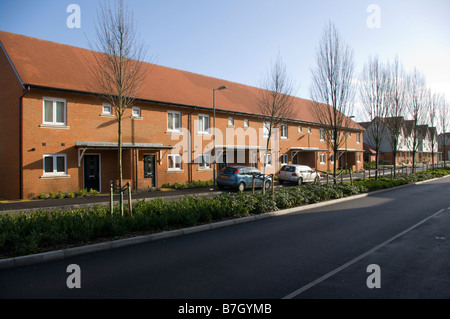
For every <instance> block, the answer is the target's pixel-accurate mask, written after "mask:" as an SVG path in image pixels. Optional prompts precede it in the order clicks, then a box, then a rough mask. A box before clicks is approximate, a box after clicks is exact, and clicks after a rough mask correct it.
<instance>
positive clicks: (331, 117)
mask: <svg viewBox="0 0 450 319" xmlns="http://www.w3.org/2000/svg"><path fill="white" fill-rule="evenodd" d="M354 68H355V67H354V58H353V50H352V49H351V48H350V47H349V46H348V45H346V44H345V43H344V41H343V40H342V38H341V36H340V35H339V33H338V31H337V29H336V27H335V26H334V24H332V23H331V22H330V23H328V25H327V26H326V27H325V29H324V31H323V34H322V38H321V40H320V42H319V46H318V48H317V50H316V66H315V68H314V69H313V70H312V84H311V87H310V95H311V100H312V101H314V111H315V114H316V116H317V121H318V122H319V123H320V124H321V125H322V128H323V130H324V133H325V139H326V141H327V143H328V145H329V147H330V148H331V149H332V151H333V154H334V158H335V160H334V164H333V176H334V183H336V163H337V158H338V150H339V148H340V147H341V146H342V145H343V144H344V143H345V139H346V137H345V131H346V128H347V127H348V126H350V124H351V122H352V121H351V119H350V118H349V117H348V115H350V114H351V113H352V111H353V102H354V97H355V84H354V81H353V73H354ZM342 133H344V134H342Z"/></svg>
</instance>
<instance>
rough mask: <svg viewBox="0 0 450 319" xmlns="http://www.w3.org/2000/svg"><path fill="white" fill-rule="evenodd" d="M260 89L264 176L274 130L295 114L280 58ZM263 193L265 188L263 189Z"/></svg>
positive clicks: (291, 88) (286, 77) (291, 89)
mask: <svg viewBox="0 0 450 319" xmlns="http://www.w3.org/2000/svg"><path fill="white" fill-rule="evenodd" d="M262 89H263V90H261V93H260V95H259V97H258V102H257V109H258V112H259V113H260V114H262V115H263V117H264V120H265V122H264V131H266V132H267V142H266V150H265V152H264V169H263V174H264V175H265V174H266V165H267V157H268V151H269V145H270V140H271V138H272V135H273V132H274V129H278V128H279V127H280V125H281V124H282V123H283V122H285V121H286V120H287V119H292V118H293V117H294V116H295V115H296V112H297V107H296V104H295V99H294V97H293V96H292V94H293V90H294V84H293V81H292V79H291V78H290V77H289V76H288V74H287V72H286V66H285V65H284V64H283V62H282V60H281V58H280V56H278V57H277V60H276V61H275V63H273V65H272V67H271V69H270V70H269V71H268V72H267V75H266V77H265V79H264V82H263V84H262ZM264 193H265V187H263V194H264Z"/></svg>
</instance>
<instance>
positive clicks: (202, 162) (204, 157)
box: [198, 154, 211, 169]
mask: <svg viewBox="0 0 450 319" xmlns="http://www.w3.org/2000/svg"><path fill="white" fill-rule="evenodd" d="M198 160H199V162H198V167H199V168H200V169H208V168H211V164H210V163H211V161H210V159H209V155H208V154H200V156H199V158H198Z"/></svg>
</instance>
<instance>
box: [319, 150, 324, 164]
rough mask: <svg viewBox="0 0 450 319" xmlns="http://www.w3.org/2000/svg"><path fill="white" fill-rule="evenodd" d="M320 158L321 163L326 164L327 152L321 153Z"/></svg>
mask: <svg viewBox="0 0 450 319" xmlns="http://www.w3.org/2000/svg"><path fill="white" fill-rule="evenodd" d="M319 159H320V164H325V154H323V153H322V154H320V155H319Z"/></svg>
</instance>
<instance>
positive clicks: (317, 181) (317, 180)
mask: <svg viewBox="0 0 450 319" xmlns="http://www.w3.org/2000/svg"><path fill="white" fill-rule="evenodd" d="M314 183H316V184H320V177H319V176H316V178H315V179H314Z"/></svg>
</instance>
